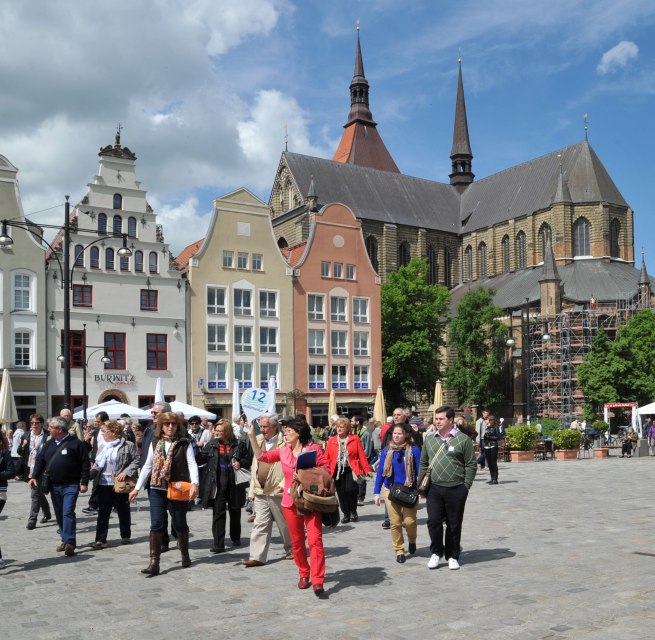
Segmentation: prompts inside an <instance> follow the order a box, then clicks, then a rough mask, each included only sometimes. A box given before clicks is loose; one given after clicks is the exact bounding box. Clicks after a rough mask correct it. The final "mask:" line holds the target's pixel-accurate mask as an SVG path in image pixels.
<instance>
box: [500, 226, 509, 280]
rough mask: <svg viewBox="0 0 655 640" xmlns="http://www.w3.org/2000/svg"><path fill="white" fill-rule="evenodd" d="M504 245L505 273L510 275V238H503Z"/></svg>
mask: <svg viewBox="0 0 655 640" xmlns="http://www.w3.org/2000/svg"><path fill="white" fill-rule="evenodd" d="M502 245H503V273H509V270H510V261H509V236H507V235H505V236H503V240H502Z"/></svg>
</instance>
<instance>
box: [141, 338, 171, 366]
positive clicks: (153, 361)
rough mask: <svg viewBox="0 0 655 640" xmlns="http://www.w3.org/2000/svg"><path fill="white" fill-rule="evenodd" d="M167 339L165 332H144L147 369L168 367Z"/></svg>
mask: <svg viewBox="0 0 655 640" xmlns="http://www.w3.org/2000/svg"><path fill="white" fill-rule="evenodd" d="M167 340H168V336H167V335H166V334H165V333H147V334H146V363H147V364H146V367H147V369H148V370H149V371H162V370H165V369H168V344H167Z"/></svg>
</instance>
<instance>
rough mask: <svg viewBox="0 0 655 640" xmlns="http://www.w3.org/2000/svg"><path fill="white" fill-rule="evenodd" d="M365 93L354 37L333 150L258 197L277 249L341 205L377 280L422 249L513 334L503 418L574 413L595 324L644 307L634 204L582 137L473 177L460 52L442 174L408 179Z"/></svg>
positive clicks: (288, 167) (455, 291) (282, 167)
mask: <svg viewBox="0 0 655 640" xmlns="http://www.w3.org/2000/svg"><path fill="white" fill-rule="evenodd" d="M369 90H370V86H369V83H368V81H367V79H366V75H365V73H364V62H363V56H362V48H361V42H360V37H359V32H358V34H357V43H356V51H355V69H354V74H353V78H352V81H351V82H350V106H351V108H350V112H349V114H348V118H347V120H346V123H345V125H344V128H343V134H342V136H341V140H340V142H339V145H338V147H337V150H336V152H335V154H334V156H333V158H332V159H331V160H326V159H323V158H317V157H311V156H307V155H302V154H297V153H291V152H288V151H285V152H283V154H282V157H281V159H280V162H279V166H278V169H277V173H276V176H275V180H274V183H273V187H272V190H271V195H270V200H269V208H270V212H271V216H272V221H273V228H274V232H275V235H276V237H277V241H278V245H279V246H280V247H282V248H284V247H293V246H295V245H297V244H299V243H301V242H304V241H305V240H306V239H307V233H308V230H309V220H310V214H311V212H312V211H315V210H316V209H317V207H320V206H322V205H324V204H327V203H331V202H340V203H343V204H345V205H346V206H348V207H349V208H350V209H351V210H352V211H353V212H354V213H355V215H356V216H357V218H358V219H359V220H360V221H361V224H362V233H363V236H364V242H365V246H366V251H367V253H368V256H369V259H370V261H371V264H372V265H373V267H374V268H375V270H376V271H377V273H378V274H379V276H380V277H381V278H382V281H384V280H385V278H386V276H387V274H388V273H390V272H392V271H394V270H396V269H398V268H399V267H401V266H403V265H406V264H407V263H409V261H410V260H411V259H412V258H415V257H420V258H423V259H425V260H426V261H427V263H428V266H429V269H428V278H429V281H430V282H431V283H435V284H442V285H445V286H446V287H448V288H449V289H451V294H452V300H453V309H454V308H455V306H456V304H457V302H458V301H459V300H460V299H461V297H462V296H463V295H464V294H465V293H466V291H468V290H469V289H470V288H471V287H474V286H485V287H493V289H494V290H495V291H496V294H495V298H494V301H495V303H496V304H497V305H498V306H499V307H501V308H502V309H503V310H504V312H505V313H506V317H505V320H506V321H507V324H508V325H509V326H510V333H511V337H512V340H513V342H514V344H513V345H512V347H510V348H509V351H508V371H507V372H506V375H507V377H508V381H507V397H508V402H507V406H506V407H504V408H502V412H503V413H504V414H505V415H506V416H507V418H508V419H510V420H512V421H517V420H523V421H525V420H527V419H529V418H531V417H532V418H540V417H550V418H559V419H561V420H562V422H565V421H566V420H568V419H569V418H570V417H571V416H576V415H580V414H581V412H582V407H583V405H584V395H583V393H582V390H581V389H580V388H578V386H577V378H576V374H575V368H576V365H577V364H579V363H580V362H582V359H583V358H584V355H585V354H586V353H587V352H588V351H589V350H590V348H591V341H592V339H593V336H594V334H595V331H597V330H598V329H599V327H600V328H603V329H604V330H606V331H607V332H608V333H609V334H612V333H613V332H614V331H615V330H616V327H617V325H618V324H621V323H622V322H625V321H626V320H627V319H628V318H629V317H630V316H631V314H632V313H633V312H634V311H636V310H637V309H640V308H645V307H650V305H651V291H652V282H651V279H650V277H649V276H648V274H647V273H646V269H645V266H644V264H643V260H642V265H641V270H639V269H636V268H635V256H634V229H633V211H632V209H631V208H630V206H629V204H628V203H627V202H626V200H625V198H624V197H623V195H622V194H621V193H620V191H619V190H618V188H617V187H616V185H615V184H614V182H613V181H612V178H611V177H610V175H609V174H608V172H607V170H606V169H605V167H604V166H603V163H602V162H601V160H600V159H599V158H598V156H597V155H596V153H595V152H594V149H593V148H592V146H591V144H590V143H589V141H588V140H587V138H586V135H585V139H584V140H582V141H580V142H576V143H573V144H571V145H570V146H567V147H565V148H563V149H557V150H554V151H553V152H552V153H549V154H546V155H544V156H541V157H538V158H534V159H532V160H528V161H527V162H524V163H522V164H519V165H516V166H513V167H510V168H508V169H506V170H504V171H501V172H499V173H496V174H494V175H491V176H488V177H485V178H482V179H478V180H476V177H475V174H474V171H473V168H474V166H473V151H472V146H471V140H470V137H469V128H468V119H467V114H466V99H465V92H464V81H463V74H462V64H461V60H460V61H459V73H458V80H457V88H456V99H455V113H454V126H453V143H452V148H451V151H450V158H451V166H452V171H451V173H450V175H449V181H448V182H447V183H446V182H438V181H432V180H426V179H421V178H415V177H412V176H407V175H404V174H403V173H401V171H400V169H399V168H398V166H397V165H396V163H395V161H394V159H393V157H392V156H391V154H390V153H389V150H388V149H387V147H386V146H385V144H384V141H383V139H382V137H381V135H380V133H379V131H378V129H377V123H376V122H375V120H374V119H373V114H372V111H371V105H370V100H369ZM544 336H547V338H548V340H544V338H543V337H544ZM610 337H612V336H611V335H610ZM524 372H528V375H525V373H524ZM446 385H447V381H446Z"/></svg>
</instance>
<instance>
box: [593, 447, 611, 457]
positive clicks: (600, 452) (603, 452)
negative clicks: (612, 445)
mask: <svg viewBox="0 0 655 640" xmlns="http://www.w3.org/2000/svg"><path fill="white" fill-rule="evenodd" d="M609 455H610V450H609V447H596V448H595V449H594V458H609Z"/></svg>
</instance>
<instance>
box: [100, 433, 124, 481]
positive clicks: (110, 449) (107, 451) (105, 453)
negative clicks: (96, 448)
mask: <svg viewBox="0 0 655 640" xmlns="http://www.w3.org/2000/svg"><path fill="white" fill-rule="evenodd" d="M121 442H123V439H122V438H116V439H115V440H112V441H111V442H105V446H104V447H103V448H102V451H101V452H100V453H99V454H98V455H97V456H96V461H95V464H96V467H98V469H100V470H101V471H102V469H104V468H105V465H106V464H107V461H108V460H111V458H112V457H115V456H113V455H112V454H113V453H114V449H115V448H116V447H117V446H118V445H119V444H120V443H121ZM112 466H113V465H112ZM115 472H116V470H114V473H115Z"/></svg>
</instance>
